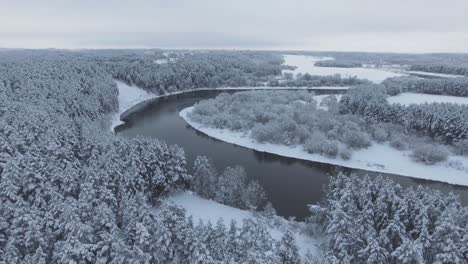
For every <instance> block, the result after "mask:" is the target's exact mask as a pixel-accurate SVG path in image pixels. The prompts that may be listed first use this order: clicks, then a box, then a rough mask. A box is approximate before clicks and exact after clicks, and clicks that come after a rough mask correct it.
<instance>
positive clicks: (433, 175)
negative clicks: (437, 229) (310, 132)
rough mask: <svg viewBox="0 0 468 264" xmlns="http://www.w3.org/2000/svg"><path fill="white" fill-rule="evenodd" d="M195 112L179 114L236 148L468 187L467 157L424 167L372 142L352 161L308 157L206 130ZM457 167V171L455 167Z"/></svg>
mask: <svg viewBox="0 0 468 264" xmlns="http://www.w3.org/2000/svg"><path fill="white" fill-rule="evenodd" d="M192 110H193V106H192V107H188V108H185V109H183V110H182V111H180V113H179V115H180V117H181V118H183V119H184V120H185V122H187V124H189V125H190V126H191V127H193V128H194V129H196V130H198V131H200V132H202V133H204V134H206V135H208V136H210V137H213V138H216V139H218V140H221V141H224V142H227V143H231V144H234V145H238V146H242V147H246V148H250V149H254V150H256V151H261V152H267V153H271V154H276V155H280V156H285V157H290V158H296V159H301V160H308V161H314V162H321V163H327V164H333V165H338V166H343V167H348V168H355V169H362V170H367V171H374V172H382V173H390V174H397V175H401V176H407V177H412V178H418V179H425V180H432V181H439V182H445V183H449V184H455V185H462V186H468V158H467V157H460V156H451V157H449V159H448V160H447V161H446V162H443V163H440V164H436V165H425V164H421V163H417V162H415V161H413V160H412V159H411V158H410V151H398V150H396V149H394V148H392V147H390V146H389V145H388V144H379V143H376V142H373V144H372V146H370V147H369V148H367V149H361V150H358V151H355V152H354V153H353V156H352V158H351V159H350V160H342V159H340V158H336V159H333V158H327V157H324V156H321V155H319V154H310V153H307V152H306V151H304V150H303V149H302V147H301V146H295V147H289V146H284V145H278V144H271V143H258V142H256V141H255V140H254V139H252V138H250V136H249V134H247V133H242V132H233V131H230V130H228V129H214V128H209V127H206V126H204V125H202V124H198V123H195V122H192V121H190V120H189V118H188V114H189V113H190V112H191V111H192ZM456 164H457V165H458V167H457V166H455V165H456Z"/></svg>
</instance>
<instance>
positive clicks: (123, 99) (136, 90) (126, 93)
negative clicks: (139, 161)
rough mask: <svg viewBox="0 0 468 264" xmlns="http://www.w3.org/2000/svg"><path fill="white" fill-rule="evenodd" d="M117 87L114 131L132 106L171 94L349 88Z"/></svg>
mask: <svg viewBox="0 0 468 264" xmlns="http://www.w3.org/2000/svg"><path fill="white" fill-rule="evenodd" d="M115 82H116V84H117V89H118V91H119V96H118V103H119V110H118V112H116V113H114V114H113V115H112V117H111V127H110V130H111V131H114V128H115V127H116V126H118V125H120V124H123V122H122V121H121V120H120V115H121V114H122V113H123V112H125V111H127V110H128V109H130V108H132V106H134V105H136V104H138V103H141V102H143V101H146V100H150V99H154V98H160V97H165V96H170V95H176V94H182V93H189V92H194V91H212V90H226V91H227V90H347V89H349V87H338V86H320V87H269V86H264V87H222V88H199V89H192V90H185V91H179V92H173V93H167V94H164V95H156V94H152V93H149V92H147V91H145V90H144V89H142V88H140V87H138V86H132V85H127V84H126V83H124V82H122V81H118V80H115Z"/></svg>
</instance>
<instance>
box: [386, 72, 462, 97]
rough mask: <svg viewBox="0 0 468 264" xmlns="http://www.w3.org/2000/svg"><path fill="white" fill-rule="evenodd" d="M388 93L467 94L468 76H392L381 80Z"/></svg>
mask: <svg viewBox="0 0 468 264" xmlns="http://www.w3.org/2000/svg"><path fill="white" fill-rule="evenodd" d="M383 85H384V86H385V90H386V92H387V93H388V94H389V95H397V94H400V93H406V92H414V93H425V94H438V95H452V96H461V97H467V96H468V78H435V79H423V78H415V77H393V78H388V79H386V80H385V81H384V82H383Z"/></svg>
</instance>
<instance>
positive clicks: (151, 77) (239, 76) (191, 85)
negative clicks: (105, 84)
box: [98, 51, 283, 94]
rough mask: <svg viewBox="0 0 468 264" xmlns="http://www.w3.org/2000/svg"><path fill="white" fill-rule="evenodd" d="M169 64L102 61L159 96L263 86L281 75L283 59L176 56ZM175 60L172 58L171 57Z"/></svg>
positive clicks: (125, 58) (147, 58) (245, 54)
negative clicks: (202, 90) (197, 89)
mask: <svg viewBox="0 0 468 264" xmlns="http://www.w3.org/2000/svg"><path fill="white" fill-rule="evenodd" d="M174 54H175V55H170V56H175V57H174V58H173V59H172V60H171V59H169V60H168V61H167V63H155V57H154V56H152V55H148V54H146V53H144V54H132V55H128V54H127V55H119V54H116V55H114V56H110V57H108V58H99V59H98V60H99V61H100V62H101V63H102V64H104V65H106V67H107V68H108V69H109V71H110V72H111V73H112V75H113V77H114V78H116V79H119V80H122V81H124V82H126V83H127V84H130V85H137V86H139V87H142V88H144V89H146V90H148V91H150V92H152V93H155V94H164V93H168V92H175V91H182V90H189V89H196V88H206V87H227V86H231V87H239V86H262V85H264V83H265V82H266V81H268V80H269V79H270V78H272V77H273V76H278V75H281V70H282V65H281V64H282V63H283V57H282V56H280V55H276V54H273V53H269V52H254V51H206V52H185V53H174ZM169 58H171V57H169Z"/></svg>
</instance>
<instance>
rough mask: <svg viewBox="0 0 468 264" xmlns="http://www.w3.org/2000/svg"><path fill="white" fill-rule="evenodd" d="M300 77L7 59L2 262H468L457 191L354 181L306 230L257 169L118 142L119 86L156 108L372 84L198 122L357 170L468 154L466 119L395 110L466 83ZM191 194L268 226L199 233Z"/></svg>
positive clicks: (334, 181) (145, 143) (232, 104)
mask: <svg viewBox="0 0 468 264" xmlns="http://www.w3.org/2000/svg"><path fill="white" fill-rule="evenodd" d="M323 55H324V56H325V55H326V54H323ZM334 55H337V56H336V57H337V59H339V56H342V57H344V55H339V54H334ZM348 56H349V57H353V56H357V55H356V54H349V55H348ZM359 56H360V58H361V57H363V56H368V57H369V60H372V61H375V60H374V58H377V57H378V58H380V59H379V61H386V60H387V61H388V63H394V60H397V57H395V56H396V55H395V56H394V55H378V54H373V55H372V54H368V55H363V54H360V55H359ZM379 56H380V57H379ZM386 56H388V57H386ZM401 56H403V55H401ZM434 56H435V55H434ZM403 57H404V56H403ZM416 57H418V56H416ZM388 58H391V60H390V59H388ZM418 58H419V57H418ZM431 58H432V57H430V56H429V58H428V59H427V60H429V61H431V60H432V59H431ZM342 60H343V61H350V60H349V58H348V59H342ZM409 60H411V58H410V59H405V60H400V63H402V64H404V63H406V62H407V61H409ZM413 60H415V59H413ZM416 61H417V62H418V63H421V59H419V60H416ZM362 63H367V61H365V60H362ZM290 66H293V65H290ZM290 66H286V65H285V64H284V60H283V57H282V55H281V54H279V53H277V52H263V51H262V52H258V51H163V50H90V51H79V50H78V51H62V50H0V263H363V262H367V263H467V262H468V247H467V246H468V209H467V208H466V207H463V206H462V204H461V202H460V200H459V198H458V197H456V196H454V195H452V194H447V193H441V192H437V191H433V190H430V189H423V188H417V189H406V188H403V187H401V186H400V185H398V184H397V183H395V182H393V181H392V180H390V179H388V178H384V177H379V178H375V177H372V178H371V177H361V176H349V175H342V174H340V175H337V176H335V177H332V178H331V180H330V184H329V186H328V187H327V188H326V193H327V194H326V198H325V199H324V201H323V202H322V203H320V204H314V205H311V206H310V217H309V218H308V219H307V220H306V221H304V222H298V221H295V220H294V219H290V220H287V219H284V218H282V217H280V216H277V215H276V213H275V209H274V206H273V205H272V203H271V202H269V200H268V196H267V195H266V194H265V190H264V189H263V187H262V186H261V184H260V183H259V182H258V181H256V180H254V179H252V178H249V177H248V175H246V172H245V170H244V169H243V168H242V166H241V165H242V164H239V165H240V166H233V167H227V168H215V165H214V164H212V162H211V161H210V158H209V157H204V156H200V157H198V158H197V159H196V161H195V163H194V164H187V162H186V157H185V153H184V150H183V149H182V148H180V147H178V146H172V145H167V144H166V143H164V142H162V141H160V140H157V139H154V138H147V137H136V138H126V137H123V136H120V135H118V134H114V133H112V132H111V131H109V129H108V127H109V123H110V122H111V116H112V115H114V114H115V112H117V111H119V103H120V102H119V100H118V99H119V92H118V87H117V81H122V82H125V83H127V84H130V85H135V86H139V87H141V88H143V89H145V90H146V91H147V92H149V93H152V94H155V95H161V94H166V93H171V92H179V91H184V90H192V89H199V88H220V87H228V86H231V87H239V86H265V85H271V84H274V85H272V86H282V85H284V86H292V87H303V86H306V87H309V86H323V85H330V86H354V85H359V86H357V87H352V88H350V89H349V91H348V92H347V93H346V94H344V95H342V96H341V99H340V96H322V97H317V96H316V95H314V94H313V93H311V92H308V91H292V90H284V91H255V92H239V93H235V94H232V95H231V94H221V95H219V96H218V97H216V98H214V99H210V100H207V101H201V102H200V103H199V104H197V105H196V106H195V108H194V110H193V112H191V113H190V114H189V117H190V118H191V119H193V120H194V121H196V122H199V123H202V124H204V125H207V126H211V127H214V128H224V129H230V130H233V131H240V132H248V131H251V136H252V137H253V138H254V139H256V140H258V141H260V142H269V143H275V144H282V145H287V146H291V145H303V146H304V149H305V150H306V151H307V152H309V153H316V154H320V155H325V156H327V157H331V158H336V159H342V160H346V159H350V158H351V157H352V156H353V155H355V153H353V151H358V150H360V149H365V148H367V147H369V146H370V144H373V143H374V142H386V143H388V144H389V145H390V146H391V147H392V148H394V149H397V150H399V151H400V150H410V151H412V154H411V157H412V158H413V159H414V160H415V162H417V163H421V164H423V165H424V166H429V164H434V163H439V162H445V161H446V160H447V159H448V158H449V156H459V157H462V156H466V155H468V141H467V140H468V139H467V133H468V123H467V122H468V118H467V117H468V112H467V111H468V110H467V107H466V106H462V105H456V104H422V105H410V106H402V105H398V104H396V105H394V104H389V103H388V101H387V98H388V96H390V95H395V94H397V93H401V92H421V93H422V92H427V93H432V94H450V95H456V96H466V93H464V92H463V91H465V90H466V87H467V86H466V84H465V79H464V78H461V79H453V80H452V79H450V80H449V79H443V80H434V81H433V80H430V81H420V80H419V79H418V80H416V81H414V83H413V80H408V81H406V79H404V80H403V79H401V80H400V79H395V80H388V81H387V82H384V83H383V84H382V85H372V84H370V82H369V81H367V80H363V79H359V78H348V77H346V78H342V77H341V76H334V77H329V76H313V75H307V74H301V75H299V76H292V75H287V74H286V75H285V74H283V72H282V71H283V70H285V69H288V67H290ZM424 69H426V68H421V67H420V68H418V70H424ZM427 69H428V71H437V72H442V71H447V70H441V69H445V68H441V69H439V68H437V67H434V68H432V67H429V68H427ZM456 72H457V74H460V72H459V70H456ZM420 82H421V84H420ZM454 86H456V87H455V88H454ZM418 87H423V88H418ZM431 87H436V88H431ZM438 89H441V90H438ZM318 98H320V99H318ZM356 155H357V154H356ZM455 165H456V164H455ZM455 165H454V166H455ZM462 166H463V164H462ZM218 169H219V170H220V171H218ZM442 177H443V175H442ZM188 191H192V192H194V193H196V195H198V197H200V198H201V199H205V201H206V200H212V201H213V202H216V203H217V204H223V205H226V206H229V207H231V208H232V209H235V208H237V209H241V210H242V211H243V212H247V211H248V212H249V213H250V214H251V215H252V216H253V217H251V218H245V219H243V221H242V222H237V223H236V222H235V221H232V222H230V223H229V224H226V223H225V222H224V221H223V219H220V220H219V221H217V222H207V221H200V222H198V219H194V218H193V217H191V216H190V215H189V214H188V213H187V212H186V210H185V209H184V208H183V207H180V206H178V205H176V204H174V203H172V202H170V201H171V199H170V198H171V197H172V196H173V194H174V193H178V192H188ZM202 213H203V212H202ZM272 230H275V232H273V231H272ZM278 230H279V231H278ZM304 237H305V238H308V239H311V240H312V239H313V240H317V241H319V242H318V243H319V246H318V249H317V248H315V247H309V244H307V243H304V240H305V239H304ZM299 238H301V239H299Z"/></svg>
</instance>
